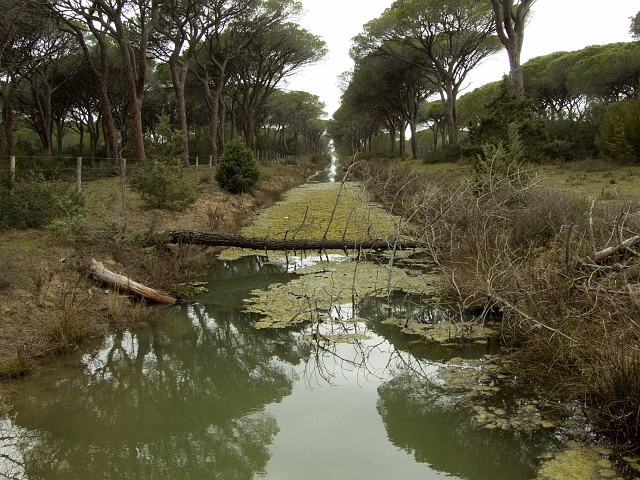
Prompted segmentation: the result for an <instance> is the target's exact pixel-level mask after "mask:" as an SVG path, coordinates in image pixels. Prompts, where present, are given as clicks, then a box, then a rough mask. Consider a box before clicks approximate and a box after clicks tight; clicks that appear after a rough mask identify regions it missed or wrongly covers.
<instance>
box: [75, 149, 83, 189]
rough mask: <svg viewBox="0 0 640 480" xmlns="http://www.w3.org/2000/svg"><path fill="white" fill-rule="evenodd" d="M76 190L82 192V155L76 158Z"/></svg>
mask: <svg viewBox="0 0 640 480" xmlns="http://www.w3.org/2000/svg"><path fill="white" fill-rule="evenodd" d="M76 192H78V193H82V157H78V158H76Z"/></svg>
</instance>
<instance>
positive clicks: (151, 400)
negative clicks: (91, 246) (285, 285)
mask: <svg viewBox="0 0 640 480" xmlns="http://www.w3.org/2000/svg"><path fill="white" fill-rule="evenodd" d="M286 270H287V269H286V266H276V265H270V264H265V263H263V261H262V260H261V259H260V258H259V257H247V258H243V259H241V260H237V261H233V262H221V261H220V262H217V263H216V264H214V265H213V266H212V267H211V269H210V271H209V274H208V275H207V276H206V277H203V278H199V279H198V280H203V281H207V282H209V283H208V285H207V288H208V289H209V293H206V294H201V295H199V296H198V297H197V298H195V299H194V301H193V303H192V304H190V305H181V306H175V307H172V308H170V309H167V310H166V312H164V314H163V315H162V318H160V319H159V320H157V321H154V322H153V323H152V324H151V325H150V326H149V327H146V328H141V329H137V330H131V331H125V332H119V333H114V334H110V335H108V336H106V337H105V338H103V339H100V340H99V341H97V342H96V343H94V344H91V345H85V346H84V347H83V348H82V349H79V350H78V351H76V352H74V353H72V354H71V355H69V356H67V357H63V358H57V359H54V360H53V361H52V362H50V363H49V364H47V365H46V366H44V367H42V368H41V369H39V371H38V372H37V373H36V374H35V375H33V376H31V377H30V378H27V379H25V380H23V381H20V382H16V383H15V384H14V385H13V386H14V387H15V389H16V391H17V392H19V393H16V394H15V395H13V397H12V401H13V404H14V407H13V409H12V410H11V411H10V413H9V415H8V417H7V418H6V419H5V420H3V421H2V422H1V423H0V436H2V440H1V442H0V443H1V447H0V453H1V454H2V455H3V457H2V461H0V473H2V474H4V475H5V476H6V477H7V478H29V479H40V478H42V479H94V478H100V479H116V478H117V479H128V478H132V479H133V478H135V479H178V478H179V479H183V478H184V479H209V478H215V479H251V478H265V479H395V478H407V479H413V478H420V479H423V478H424V479H435V478H445V477H446V478H464V479H473V480H480V479H487V480H488V479H527V478H533V476H534V469H535V466H536V463H535V457H536V456H537V455H539V454H541V453H543V452H544V451H546V449H547V448H549V446H550V443H551V441H552V439H549V438H547V437H545V436H540V435H524V434H515V433H510V432H504V431H496V430H488V429H482V428H479V427H475V426H473V423H472V421H471V419H472V413H473V412H472V411H471V410H470V409H466V408H460V407H458V406H457V403H456V402H454V401H453V398H452V397H450V396H448V394H445V393H442V392H440V391H439V389H438V388H436V387H435V386H434V385H433V384H432V382H430V380H429V377H430V375H432V374H433V372H434V371H435V370H436V368H437V365H438V364H439V363H438V362H441V361H443V360H447V359H448V358H451V357H453V356H460V355H462V356H467V357H478V356H479V355H482V354H483V353H485V352H486V347H481V348H480V350H478V348H475V349H468V350H465V351H462V352H461V351H451V350H447V349H444V348H442V347H422V348H420V349H418V350H415V349H414V350H411V349H409V348H408V339H407V338H406V337H405V336H404V335H403V334H401V333H399V331H398V330H397V329H396V328H395V327H392V326H386V325H382V324H380V319H381V318H384V315H385V314H384V308H383V306H382V305H381V304H380V303H379V302H377V301H375V300H373V299H367V300H366V301H363V302H362V303H361V304H360V305H357V306H356V308H355V312H354V313H355V314H356V315H357V316H359V317H365V318H367V319H369V322H368V323H367V324H366V325H365V324H357V325H341V326H331V327H326V326H324V327H322V328H323V329H327V328H339V329H349V330H350V331H351V332H355V331H357V332H359V333H366V334H367V335H368V336H369V337H370V340H367V341H364V342H360V343H358V344H337V345H330V346H328V345H325V344H323V343H321V342H320V343H318V342H315V341H314V340H308V339H305V338H303V333H304V332H302V331H301V330H278V331H265V330H255V329H253V328H252V326H251V324H252V322H253V320H255V319H252V318H250V317H249V315H248V314H245V313H242V312H241V308H242V305H243V303H242V300H243V299H244V298H246V297H247V296H248V294H249V291H250V290H252V289H256V288H264V287H266V286H267V285H268V284H269V283H271V282H286V281H287V280H288V279H289V278H290V277H291V275H293V274H290V273H287V272H286ZM350 308H353V307H350ZM397 308H401V307H397Z"/></svg>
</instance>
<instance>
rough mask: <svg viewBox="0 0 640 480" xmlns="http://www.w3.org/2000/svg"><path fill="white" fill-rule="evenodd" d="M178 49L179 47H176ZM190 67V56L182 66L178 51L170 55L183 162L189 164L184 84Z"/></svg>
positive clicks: (186, 165)
mask: <svg viewBox="0 0 640 480" xmlns="http://www.w3.org/2000/svg"><path fill="white" fill-rule="evenodd" d="M176 51H179V49H177V48H176ZM188 68H189V58H188V57H186V56H185V58H184V59H183V60H182V66H180V65H178V58H177V53H176V54H174V55H171V56H170V57H169V69H170V70H171V81H172V82H173V92H174V93H175V96H176V110H177V111H178V112H177V113H178V126H179V128H180V133H181V134H182V164H183V165H184V166H185V167H188V166H189V125H188V124H187V107H186V103H185V99H184V84H185V79H186V74H187V71H188Z"/></svg>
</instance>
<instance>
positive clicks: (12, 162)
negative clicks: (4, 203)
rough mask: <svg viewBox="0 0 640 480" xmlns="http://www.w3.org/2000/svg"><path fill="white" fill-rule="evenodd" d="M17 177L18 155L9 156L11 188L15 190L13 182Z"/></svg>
mask: <svg viewBox="0 0 640 480" xmlns="http://www.w3.org/2000/svg"><path fill="white" fill-rule="evenodd" d="M15 179H16V157H14V156H11V157H9V190H13V183H14V181H15Z"/></svg>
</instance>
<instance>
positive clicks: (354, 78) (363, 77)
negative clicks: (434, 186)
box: [329, 0, 640, 162]
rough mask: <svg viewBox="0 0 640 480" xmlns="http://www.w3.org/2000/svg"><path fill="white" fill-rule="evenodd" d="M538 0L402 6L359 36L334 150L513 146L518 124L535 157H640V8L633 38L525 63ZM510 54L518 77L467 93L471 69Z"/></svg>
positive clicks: (446, 151) (426, 151)
mask: <svg viewBox="0 0 640 480" xmlns="http://www.w3.org/2000/svg"><path fill="white" fill-rule="evenodd" d="M533 3H535V2H532V1H522V2H516V5H517V6H513V9H512V8H511V5H512V4H513V2H507V1H499V0H493V1H492V2H491V4H490V3H489V2H483V1H475V0H459V1H454V2H437V1H436V2H433V1H430V2H401V1H396V2H394V3H393V4H392V5H391V6H390V7H389V8H388V9H387V10H386V11H385V12H384V13H383V14H382V15H381V16H380V17H378V18H376V19H374V20H372V21H370V22H369V23H368V24H366V25H365V26H364V28H363V32H362V33H361V34H360V35H358V36H357V37H355V38H354V40H353V44H352V48H351V51H350V55H351V57H352V59H353V61H354V63H355V67H354V68H353V70H352V71H349V72H346V73H345V74H344V75H343V77H342V79H341V81H342V86H343V95H342V102H341V106H340V108H339V109H338V111H336V113H335V114H334V117H333V119H332V121H331V122H330V124H329V133H330V135H331V137H332V138H333V139H334V141H335V145H336V147H337V148H338V149H339V150H340V151H341V152H343V153H345V154H351V155H353V154H354V153H355V152H356V151H362V152H369V153H373V154H375V155H378V156H387V157H396V156H399V157H401V156H404V155H405V153H406V154H407V155H410V156H411V157H412V158H414V159H416V158H418V157H420V158H426V159H427V160H428V161H431V162H437V161H443V160H448V161H451V160H456V159H457V158H459V157H460V156H468V157H473V156H474V154H475V153H478V152H479V151H480V146H481V145H482V144H484V143H487V142H489V143H494V144H495V143H498V142H500V141H506V138H507V126H508V125H509V124H512V123H516V124H517V129H518V133H519V134H520V136H521V137H522V140H523V141H524V142H525V143H526V145H527V147H528V156H529V157H530V160H536V161H538V162H540V161H545V160H561V161H571V160H577V159H583V158H593V157H597V156H602V157H606V158H609V159H613V160H635V161H637V160H638V159H640V134H639V132H640V123H639V122H640V120H639V119H640V102H639V101H638V98H637V97H638V89H639V84H640V42H639V41H638V40H640V15H636V17H635V18H632V19H630V21H631V27H630V31H629V34H630V35H631V37H632V39H633V41H630V42H625V43H614V44H609V45H593V46H588V47H586V48H583V49H581V50H579V51H572V52H563V51H560V52H554V53H550V54H549V55H545V56H542V57H537V58H532V59H530V60H528V61H527V62H526V63H524V64H522V65H521V64H520V53H521V50H522V45H523V42H524V38H525V34H526V22H527V18H528V15H529V13H530V11H531V10H530V9H531V6H532V4H533ZM505 12H507V14H505ZM496 19H498V21H496ZM503 49H506V50H507V53H508V55H509V60H510V65H511V72H510V75H509V78H507V79H505V81H504V82H494V83H490V84H487V85H484V86H482V87H480V88H477V89H475V90H473V91H470V92H468V93H464V94H461V91H460V90H461V88H463V87H465V85H466V84H465V80H466V79H467V77H468V75H469V73H470V72H471V71H472V70H473V69H474V68H475V67H477V66H478V65H479V64H480V63H481V62H482V61H483V60H485V59H486V58H488V57H490V56H492V55H495V54H496V53H497V52H500V51H502V50H503ZM405 132H409V134H410V139H409V140H407V139H405V136H406V134H405ZM383 137H386V138H387V140H384V139H383ZM407 149H408V152H405V150H407Z"/></svg>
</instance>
